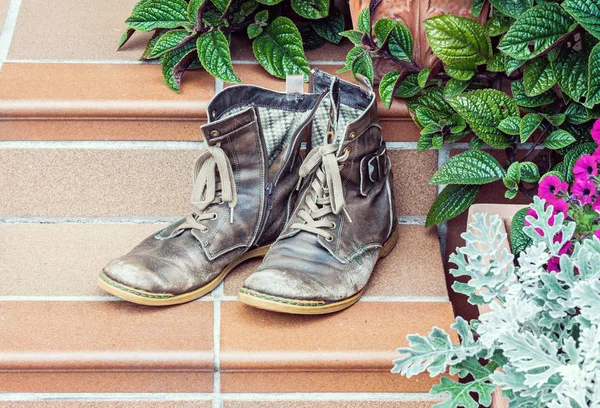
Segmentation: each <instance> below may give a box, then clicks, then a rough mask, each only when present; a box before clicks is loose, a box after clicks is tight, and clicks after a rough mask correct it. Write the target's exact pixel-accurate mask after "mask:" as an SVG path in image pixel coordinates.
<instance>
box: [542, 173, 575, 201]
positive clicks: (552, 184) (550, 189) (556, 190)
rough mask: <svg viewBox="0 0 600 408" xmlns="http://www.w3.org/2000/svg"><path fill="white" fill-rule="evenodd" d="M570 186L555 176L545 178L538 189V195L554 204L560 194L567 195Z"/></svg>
mask: <svg viewBox="0 0 600 408" xmlns="http://www.w3.org/2000/svg"><path fill="white" fill-rule="evenodd" d="M568 188H569V185H568V184H567V183H565V182H564V181H562V180H561V179H559V178H558V177H557V176H555V175H551V176H548V177H544V178H543V179H542V181H540V185H539V187H538V195H539V196H540V198H543V199H544V200H546V201H549V202H551V203H552V202H554V201H555V200H556V198H557V196H558V195H559V194H566V192H567V190H568Z"/></svg>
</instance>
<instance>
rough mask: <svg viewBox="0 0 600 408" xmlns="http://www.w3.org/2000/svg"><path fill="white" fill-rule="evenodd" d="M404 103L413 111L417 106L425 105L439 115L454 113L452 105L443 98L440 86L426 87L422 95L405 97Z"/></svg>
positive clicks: (448, 115) (447, 115)
mask: <svg viewBox="0 0 600 408" xmlns="http://www.w3.org/2000/svg"><path fill="white" fill-rule="evenodd" d="M415 76H416V74H415ZM406 104H407V106H408V108H409V109H412V110H413V111H414V110H416V109H417V108H418V107H425V108H428V109H431V110H432V111H434V112H438V113H439V114H440V115H441V116H446V117H450V116H452V115H453V114H454V113H455V112H454V110H453V109H452V106H450V105H449V104H448V102H447V101H446V100H445V99H444V90H443V89H442V88H440V87H430V88H426V89H425V90H424V91H423V94H422V95H420V96H416V97H413V98H409V99H407V100H406Z"/></svg>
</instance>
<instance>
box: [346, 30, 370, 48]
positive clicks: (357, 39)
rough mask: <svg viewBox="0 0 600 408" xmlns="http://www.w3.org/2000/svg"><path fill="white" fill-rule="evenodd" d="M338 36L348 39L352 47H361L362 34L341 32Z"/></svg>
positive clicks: (358, 32)
mask: <svg viewBox="0 0 600 408" xmlns="http://www.w3.org/2000/svg"><path fill="white" fill-rule="evenodd" d="M340 35H341V36H342V37H346V38H347V39H349V40H350V41H351V42H352V44H354V45H359V46H360V45H362V38H363V35H364V34H363V33H361V32H360V31H358V30H348V31H342V32H341V33H340Z"/></svg>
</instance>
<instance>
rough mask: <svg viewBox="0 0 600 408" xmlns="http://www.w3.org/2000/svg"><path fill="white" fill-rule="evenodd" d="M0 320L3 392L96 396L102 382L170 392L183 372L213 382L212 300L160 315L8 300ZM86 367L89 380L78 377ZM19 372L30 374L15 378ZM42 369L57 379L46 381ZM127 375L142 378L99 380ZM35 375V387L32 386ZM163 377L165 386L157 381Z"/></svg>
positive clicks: (122, 306) (199, 384) (107, 305)
mask: <svg viewBox="0 0 600 408" xmlns="http://www.w3.org/2000/svg"><path fill="white" fill-rule="evenodd" d="M0 316H1V320H2V326H3V330H2V332H0V344H2V351H1V352H0V371H2V372H4V373H5V375H4V378H3V379H0V380H1V381H0V384H2V385H1V386H0V388H3V389H2V391H13V392H15V391H25V390H28V392H33V391H32V389H35V390H37V391H38V392H51V391H55V392H68V390H73V392H85V391H83V390H86V389H87V390H89V389H94V390H97V389H98V382H100V383H104V388H107V389H104V391H105V392H110V390H111V389H115V388H116V389H118V390H126V391H127V392H131V391H134V390H137V392H140V391H142V390H148V392H150V391H154V392H158V391H157V389H162V391H163V392H166V391H170V390H168V389H166V388H167V387H168V386H170V385H173V384H177V381H174V380H175V379H176V378H175V377H177V378H178V379H179V380H181V378H182V377H183V374H184V372H185V374H190V373H187V372H188V371H191V372H193V373H198V372H204V373H205V374H206V375H204V376H202V375H201V376H200V377H208V376H210V378H212V359H213V357H212V343H213V334H212V328H213V311H212V304H211V303H209V302H192V303H188V304H186V305H182V306H178V307H173V308H161V309H153V308H149V307H142V306H138V305H133V304H128V303H125V302H38V301H30V302H27V301H21V302H3V303H2V305H0ZM82 369H85V370H86V372H89V373H90V374H91V375H90V376H87V375H86V374H82V373H81V372H80V373H79V374H78V375H77V374H76V372H77V371H80V370H82ZM14 370H26V371H27V373H22V375H21V376H20V377H19V375H17V376H16V377H14V376H12V374H13V373H11V371H14ZM40 370H41V371H44V370H49V371H50V372H53V373H52V375H43V374H41V373H40ZM57 370H58V372H57ZM130 370H133V371H141V372H142V375H140V376H139V377H135V376H132V374H131V372H130V373H129V374H130V377H131V378H130V379H128V381H127V382H125V383H124V381H123V379H124V378H125V376H124V374H123V377H121V378H120V380H121V381H115V380H119V378H118V376H117V377H115V376H114V375H113V374H110V375H106V374H104V375H103V374H102V373H106V372H107V371H111V372H113V371H116V372H124V373H127V371H130ZM152 373H154V375H152ZM36 374H37V377H38V378H37V381H32V380H33V378H34V377H35V375H36ZM69 375H70V377H71V380H70V381H68V382H67V381H65V380H66V379H67V378H68V377H69ZM163 375H164V377H165V378H166V379H167V380H166V382H157V381H156V378H162V377H163ZM97 377H99V378H97ZM192 377H194V376H192ZM200 379H201V378H196V380H198V381H193V382H189V381H184V382H183V386H177V385H175V387H176V388H177V389H178V390H179V392H183V391H181V388H191V389H188V392H198V390H199V389H205V388H207V387H206V385H208V384H210V382H207V381H205V380H206V379H207V378H204V380H202V381H199V380H200ZM92 380H93V381H92ZM192 390H194V391H192ZM89 392H91V391H89ZM115 392H116V391H115Z"/></svg>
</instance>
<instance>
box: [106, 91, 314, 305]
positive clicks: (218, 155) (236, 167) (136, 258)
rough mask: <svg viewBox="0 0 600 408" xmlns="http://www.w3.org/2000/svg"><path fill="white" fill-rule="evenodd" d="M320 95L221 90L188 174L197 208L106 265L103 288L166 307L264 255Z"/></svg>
mask: <svg viewBox="0 0 600 408" xmlns="http://www.w3.org/2000/svg"><path fill="white" fill-rule="evenodd" d="M324 95H325V94H322V95H321V94H301V93H294V94H292V93H290V94H286V93H279V92H274V91H269V90H266V89H263V88H260V87H255V86H247V85H241V86H232V87H228V88H226V89H225V90H223V91H222V92H220V93H219V94H218V95H216V96H215V97H214V98H213V100H212V101H211V102H210V103H209V105H208V114H209V120H210V122H209V123H208V124H206V125H204V126H202V127H201V130H202V133H203V134H204V140H205V143H206V149H205V150H204V152H203V153H202V155H201V156H200V157H199V158H198V160H197V161H196V165H195V168H194V191H193V194H192V203H193V204H194V206H195V212H194V213H192V214H190V215H188V216H187V217H185V218H184V219H182V220H180V221H177V222H175V223H174V224H172V225H170V226H168V227H167V228H165V229H163V230H161V231H159V232H158V233H157V234H155V235H152V236H150V237H148V238H147V239H145V240H144V241H143V242H142V243H141V244H139V245H138V246H137V247H135V248H134V249H133V250H132V251H131V252H129V253H128V254H127V255H125V256H122V257H120V258H118V259H115V260H114V261H112V262H110V263H109V264H108V265H107V266H106V267H105V268H104V270H103V271H102V273H101V274H100V276H99V278H98V283H99V285H100V287H101V288H102V289H104V290H106V291H107V292H109V293H111V294H113V295H115V296H118V297H120V298H123V299H125V300H128V301H130V302H134V303H140V304H144V305H150V306H165V305H174V304H179V303H184V302H188V301H190V300H193V299H196V298H198V297H200V296H203V295H205V294H207V293H209V292H210V291H211V290H212V289H214V288H215V287H216V286H217V285H218V284H219V283H220V282H221V281H222V280H223V278H224V277H225V276H226V275H227V274H228V273H229V272H230V271H231V270H232V269H233V268H234V267H235V266H237V265H238V264H240V263H241V262H243V261H244V260H246V259H249V258H252V257H261V256H264V255H265V254H266V253H267V250H268V249H269V246H270V244H271V243H272V242H273V241H274V240H275V239H276V238H277V236H278V235H279V234H280V233H281V231H282V229H283V228H284V226H285V224H286V222H287V221H288V219H289V216H290V214H291V210H292V209H293V207H294V204H295V202H294V198H295V197H296V196H297V194H294V189H295V186H296V185H297V182H298V171H299V167H300V164H301V161H302V160H301V157H300V155H299V152H300V145H301V142H302V139H303V133H304V132H303V131H304V129H305V128H307V127H308V126H309V125H310V124H311V123H312V119H313V117H314V114H315V113H316V111H317V108H318V106H319V103H320V101H321V100H322V99H323V97H324Z"/></svg>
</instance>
